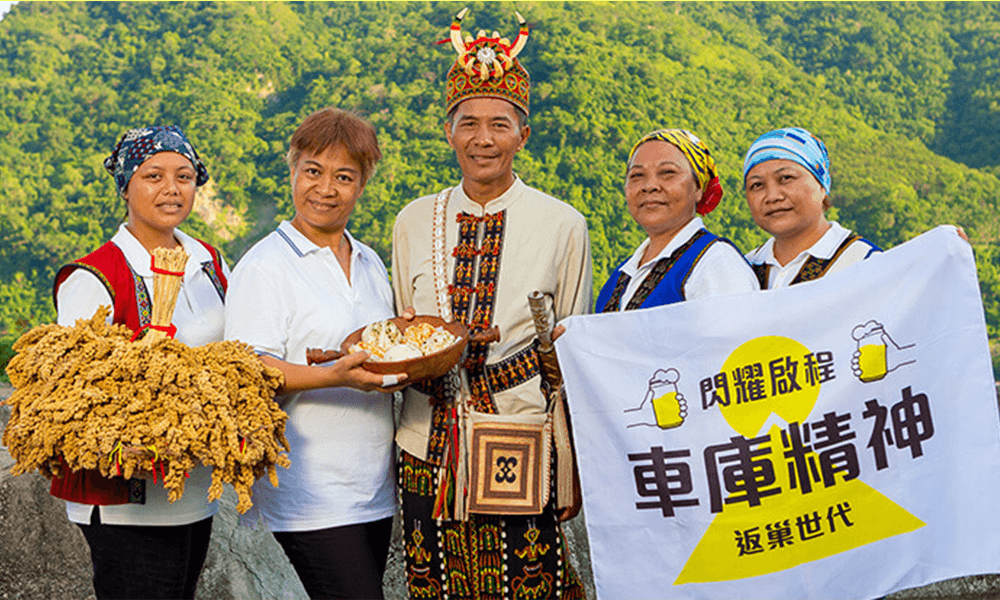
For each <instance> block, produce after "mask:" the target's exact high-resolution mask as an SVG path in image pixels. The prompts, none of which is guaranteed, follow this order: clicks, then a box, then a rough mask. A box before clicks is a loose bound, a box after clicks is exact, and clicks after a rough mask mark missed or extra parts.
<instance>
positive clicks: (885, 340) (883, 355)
mask: <svg viewBox="0 0 1000 600" xmlns="http://www.w3.org/2000/svg"><path fill="white" fill-rule="evenodd" d="M851 337H852V338H854V341H856V342H857V343H858V347H857V350H855V352H854V355H853V356H852V357H851V371H852V372H853V373H854V376H855V377H857V378H858V379H859V380H861V381H862V382H863V383H871V382H873V381H878V380H880V379H882V378H884V377H885V376H886V375H887V374H889V373H891V372H892V371H895V370H896V369H898V368H899V367H902V366H903V365H908V364H912V363H914V362H916V360H915V359H912V360H906V359H905V357H903V356H902V355H901V354H900V351H902V350H907V349H909V348H912V347H914V346H915V345H916V344H909V345H907V346H900V345H899V344H897V343H896V342H895V341H894V340H893V339H892V337H891V336H890V335H889V334H888V333H887V332H886V330H885V327H884V326H883V325H882V324H881V323H879V322H878V321H875V320H872V321H868V322H867V323H865V324H864V325H858V326H857V327H855V328H854V329H853V330H852V331H851Z"/></svg>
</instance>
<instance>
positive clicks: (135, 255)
mask: <svg viewBox="0 0 1000 600" xmlns="http://www.w3.org/2000/svg"><path fill="white" fill-rule="evenodd" d="M174 236H175V237H176V238H177V240H178V241H179V242H180V243H181V246H183V247H184V251H185V252H187V253H188V255H189V256H190V258H189V259H188V261H187V264H186V265H185V267H184V281H183V282H182V283H181V289H180V293H179V294H178V296H177V306H176V308H174V317H173V324H174V325H175V326H177V334H176V336H175V339H177V340H178V341H181V342H184V343H185V344H187V345H188V346H200V345H202V344H207V343H209V342H217V341H219V340H221V339H222V331H223V323H224V318H225V312H224V310H225V309H224V307H223V303H222V299H221V298H220V297H219V293H218V291H217V290H216V288H215V285H214V284H213V283H212V281H211V279H209V277H208V275H207V274H206V273H205V271H204V270H203V269H202V265H203V264H204V263H206V262H211V261H212V255H211V254H209V252H208V250H206V249H205V247H204V246H202V245H201V243H200V242H198V240H196V239H194V238H193V237H191V236H189V235H187V234H185V233H184V232H182V231H180V230H179V229H175V230H174ZM111 241H112V242H114V244H115V245H116V246H118V247H119V248H120V249H121V251H122V253H123V254H124V255H125V259H126V260H127V261H128V263H129V265H131V267H132V270H134V271H135V272H136V274H138V275H139V276H141V277H142V280H143V282H144V283H145V284H146V290H147V291H148V292H149V299H150V302H153V303H155V302H156V298H155V297H154V291H153V272H152V271H151V270H150V261H151V257H150V254H149V252H148V251H147V250H146V249H145V248H144V247H143V246H142V244H141V243H140V242H139V240H137V239H136V238H135V236H133V235H132V233H131V232H129V230H128V229H127V228H126V227H125V225H124V224H122V225H121V226H120V227H119V228H118V233H116V234H115V235H114V237H112V238H111ZM222 269H223V274H224V275H228V274H229V268H228V267H227V266H226V264H225V261H222ZM119 293H120V292H119ZM129 293H132V292H129ZM56 304H57V306H58V308H59V315H58V318H57V320H56V322H57V323H58V324H59V325H65V326H68V327H71V326H72V325H73V324H74V323H75V322H76V320H77V319H89V318H91V317H92V316H94V312H96V311H97V307H98V306H101V305H108V306H112V304H113V303H112V300H111V295H110V294H108V291H107V289H106V288H105V287H104V284H103V283H101V281H100V280H99V279H98V278H97V276H96V275H94V274H93V273H91V272H90V271H88V270H86V269H76V270H75V271H73V272H72V273H71V274H70V276H69V277H67V278H66V281H64V282H63V283H62V285H61V286H59V292H58V293H57V295H56ZM113 308H114V307H113V306H112V309H113ZM108 322H109V323H110V322H111V316H109V317H108ZM211 482H212V470H211V469H210V468H209V467H196V468H195V469H193V470H192V471H191V477H190V478H189V479H188V480H187V481H186V482H185V484H184V495H183V496H182V497H181V498H180V499H179V500H177V501H176V502H174V503H173V504H170V503H169V502H168V501H167V492H166V489H164V487H163V485H161V484H159V483H156V484H154V483H153V482H152V481H147V482H146V503H145V504H121V505H116V506H100V507H98V509H99V510H100V516H101V522H102V523H105V524H108V525H186V524H189V523H194V522H196V521H200V520H202V519H207V518H208V517H210V516H212V515H214V514H215V513H216V511H217V510H218V507H217V506H216V503H215V502H213V503H211V504H209V503H208V502H207V501H206V499H207V496H208V486H209V485H210V484H211ZM92 510H93V507H92V506H89V505H86V504H77V503H75V502H67V503H66V513H67V514H68V516H69V520H70V521H73V522H74V523H82V524H89V523H90V515H91V512H92Z"/></svg>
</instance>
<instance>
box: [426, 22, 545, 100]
mask: <svg viewBox="0 0 1000 600" xmlns="http://www.w3.org/2000/svg"><path fill="white" fill-rule="evenodd" d="M468 12H469V9H468V8H463V9H462V10H461V11H459V13H458V14H457V15H455V19H454V20H453V21H452V22H451V44H452V46H454V47H455V51H456V52H458V58H457V59H456V60H455V64H453V65H452V66H451V69H450V70H449V71H448V86H447V93H446V104H447V112H449V113H450V112H451V111H452V109H454V108H455V107H456V106H458V103H459V102H461V101H462V100H467V99H469V98H481V97H485V98H500V99H501V100H506V101H508V102H510V103H511V104H513V105H514V106H516V107H518V108H520V109H521V110H523V111H524V112H525V114H527V113H528V91H529V89H530V88H531V77H530V76H529V75H528V72H527V71H526V70H524V67H522V66H521V63H520V62H519V61H518V60H517V55H518V54H520V52H521V50H522V49H524V45H525V44H526V43H528V23H527V21H525V20H524V17H522V16H521V14H520V13H518V12H516V11H515V12H514V14H515V15H517V20H518V23H519V24H520V29H519V30H518V32H517V37H516V38H514V42H513V43H511V41H510V40H509V39H507V38H501V37H500V34H499V33H497V32H496V31H494V32H493V35H489V36H488V35H486V32H485V31H483V30H479V33H477V34H476V37H475V38H473V37H472V36H471V35H469V34H465V36H464V37H463V36H462V19H463V18H465V15H466V14H467V13H468Z"/></svg>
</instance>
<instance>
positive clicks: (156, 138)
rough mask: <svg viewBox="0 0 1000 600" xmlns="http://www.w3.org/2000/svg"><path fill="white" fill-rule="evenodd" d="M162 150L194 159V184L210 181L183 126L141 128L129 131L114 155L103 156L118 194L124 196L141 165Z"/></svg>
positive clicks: (117, 146)
mask: <svg viewBox="0 0 1000 600" xmlns="http://www.w3.org/2000/svg"><path fill="white" fill-rule="evenodd" d="M159 152H176V153H177V154H180V155H182V156H184V157H185V158H187V159H188V160H190V161H191V165H192V166H194V169H195V171H197V177H196V179H195V184H196V185H198V186H202V185H204V184H205V182H207V181H208V169H206V168H205V165H204V164H203V163H202V162H201V159H200V158H198V153H197V152H195V151H194V146H192V145H191V142H189V141H188V139H187V137H185V135H184V132H183V131H181V129H180V127H176V126H174V125H169V126H164V125H157V126H156V127H142V128H139V129H129V130H128V131H126V132H125V133H124V134H123V135H122V138H121V139H120V140H118V144H116V145H115V149H114V150H112V152H111V156H109V157H107V158H105V159H104V168H105V170H107V172H108V173H111V175H113V176H114V178H115V184H116V185H117V186H118V195H120V196H124V194H125V190H126V188H128V182H129V180H130V179H132V175H133V174H134V173H135V171H136V169H138V168H139V165H141V164H142V163H144V162H146V159H147V158H149V157H150V156H152V155H154V154H157V153H159Z"/></svg>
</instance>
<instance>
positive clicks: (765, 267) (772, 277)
mask: <svg viewBox="0 0 1000 600" xmlns="http://www.w3.org/2000/svg"><path fill="white" fill-rule="evenodd" d="M743 183H744V186H745V191H746V196H747V203H748V204H749V205H750V214H751V215H753V220H754V221H755V222H756V223H757V225H758V226H760V228H761V229H763V230H764V231H766V232H768V233H770V234H771V235H772V236H773V237H771V239H769V240H767V241H766V242H764V244H763V245H761V246H760V247H758V248H756V249H755V250H753V251H752V252H750V253H749V254H747V256H746V257H747V260H749V261H750V266H751V267H753V270H754V273H755V274H756V275H757V279H758V281H759V282H760V287H761V289H765V290H767V289H774V288H782V287H788V286H789V285H793V284H796V283H800V282H803V281H810V280H812V279H818V278H820V277H822V276H823V275H826V274H827V273H832V272H834V271H839V270H840V269H843V268H844V267H847V266H849V265H852V264H854V263H856V262H858V261H861V260H864V259H866V258H868V257H869V256H871V255H872V254H874V253H876V252H881V250H880V249H879V247H878V246H876V245H875V244H873V243H871V242H869V241H868V240H866V239H864V238H863V237H861V236H860V235H858V234H856V233H853V232H851V231H849V230H847V229H845V228H844V227H841V226H840V225H839V224H837V223H835V222H832V221H827V220H826V216H825V211H826V209H828V208H829V207H830V185H831V179H830V157H829V154H828V153H827V151H826V145H825V144H823V142H822V140H820V139H819V138H818V137H816V136H814V135H813V134H811V133H809V132H808V131H806V130H805V129H802V128H799V127H786V128H784V129H776V130H774V131H770V132H768V133H765V134H764V135H762V136H760V137H759V138H757V140H756V141H755V142H754V143H753V145H751V146H750V149H749V150H748V151H747V154H746V157H745V158H744V160H743Z"/></svg>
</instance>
